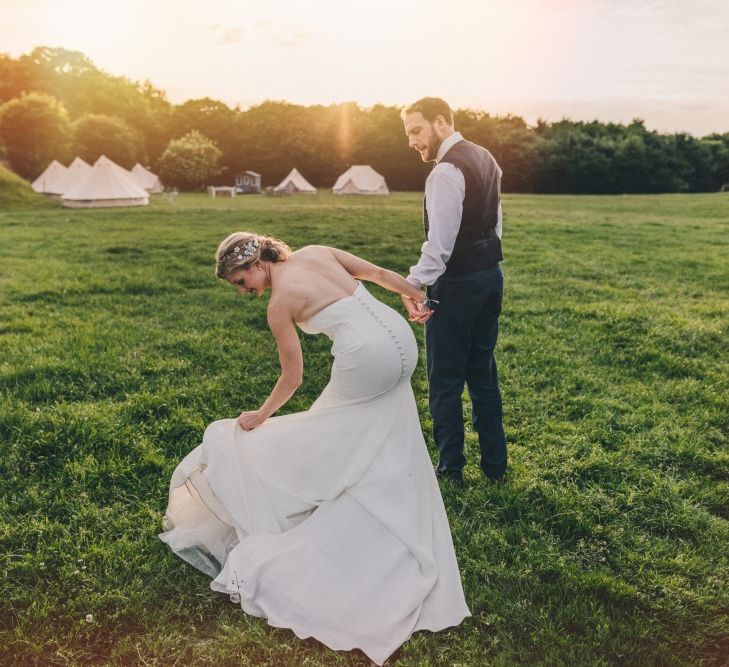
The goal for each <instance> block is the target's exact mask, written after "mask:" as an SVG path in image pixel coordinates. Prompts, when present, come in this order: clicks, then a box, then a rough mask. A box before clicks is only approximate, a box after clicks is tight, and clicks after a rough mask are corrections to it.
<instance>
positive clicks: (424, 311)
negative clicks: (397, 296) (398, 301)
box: [401, 295, 433, 324]
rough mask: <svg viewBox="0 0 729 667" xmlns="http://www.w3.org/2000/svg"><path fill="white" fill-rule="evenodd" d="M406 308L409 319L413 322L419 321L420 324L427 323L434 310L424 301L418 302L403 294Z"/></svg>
mask: <svg viewBox="0 0 729 667" xmlns="http://www.w3.org/2000/svg"><path fill="white" fill-rule="evenodd" d="M401 298H402V302H403V305H404V306H405V310H407V311H408V315H409V319H410V321H411V322H417V323H418V324H425V323H426V322H427V321H428V320H429V319H430V317H431V315H432V314H433V311H432V310H430V309H429V308H427V307H426V306H425V304H424V303H417V302H416V301H414V300H413V299H411V298H410V297H409V296H405V295H401Z"/></svg>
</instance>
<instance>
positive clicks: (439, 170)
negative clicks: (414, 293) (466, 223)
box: [406, 162, 466, 287]
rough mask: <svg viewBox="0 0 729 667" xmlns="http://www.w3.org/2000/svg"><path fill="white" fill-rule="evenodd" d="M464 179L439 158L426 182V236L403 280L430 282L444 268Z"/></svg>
mask: <svg viewBox="0 0 729 667" xmlns="http://www.w3.org/2000/svg"><path fill="white" fill-rule="evenodd" d="M465 196H466V181H465V179H464V178H463V174H462V173H461V171H460V169H458V168H457V167H456V166H454V165H452V164H450V163H449V162H439V163H438V164H437V165H436V166H435V167H434V168H433V171H432V172H430V175H429V176H428V179H427V180H426V182H425V205H426V208H427V211H428V223H429V226H430V229H429V231H428V239H427V240H426V241H425V243H423V245H422V247H421V248H420V259H419V260H418V263H417V264H416V265H415V266H411V267H410V274H409V275H408V277H407V278H406V280H407V281H408V282H410V283H412V284H413V285H415V286H416V287H421V286H422V285H432V284H433V283H434V282H435V281H436V280H437V279H438V278H439V277H440V276H441V275H442V274H443V272H444V271H445V269H446V262H447V261H448V260H449V259H450V256H451V254H452V253H453V248H454V246H455V244H456V237H457V236H458V231H459V229H460V227H461V216H462V215H463V200H464V198H465Z"/></svg>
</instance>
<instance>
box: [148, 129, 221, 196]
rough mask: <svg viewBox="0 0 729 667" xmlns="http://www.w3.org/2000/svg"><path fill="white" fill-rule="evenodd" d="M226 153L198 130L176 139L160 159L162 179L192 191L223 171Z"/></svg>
mask: <svg viewBox="0 0 729 667" xmlns="http://www.w3.org/2000/svg"><path fill="white" fill-rule="evenodd" d="M222 156H223V154H222V153H221V152H220V150H219V149H218V147H217V146H216V145H215V143H213V142H212V141H210V139H208V138H207V137H205V136H204V135H202V134H201V133H200V132H198V131H197V130H192V131H191V132H188V133H187V134H186V135H185V136H184V137H181V138H180V139H173V140H172V141H170V143H169V144H168V146H167V148H166V149H165V152H164V153H162V157H161V158H160V159H159V166H158V168H159V172H160V177H161V178H162V180H163V181H164V182H165V183H167V184H169V185H174V186H176V187H179V188H181V189H183V190H193V189H197V188H200V187H202V186H204V185H205V184H206V183H209V182H210V179H211V178H213V177H215V176H216V175H217V174H219V173H220V171H221V166H220V160H221V158H222Z"/></svg>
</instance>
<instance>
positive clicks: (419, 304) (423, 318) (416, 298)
mask: <svg viewBox="0 0 729 667" xmlns="http://www.w3.org/2000/svg"><path fill="white" fill-rule="evenodd" d="M325 248H326V250H328V251H329V252H330V253H331V254H332V255H334V258H335V259H336V260H337V261H338V262H339V263H340V264H341V265H342V266H343V267H344V268H345V269H346V270H347V271H348V272H349V273H350V274H351V275H352V276H353V277H354V278H361V279H362V280H369V281H370V282H373V283H375V284H377V285H379V286H380V287H384V288H385V289H388V290H390V291H391V292H395V293H396V294H399V295H400V296H401V297H402V302H403V305H404V306H405V308H406V310H407V311H408V314H409V315H410V321H411V322H418V323H420V324H425V322H427V321H428V320H429V319H430V316H431V315H432V314H433V311H431V310H430V309H429V308H427V307H426V306H425V303H426V297H425V294H423V292H421V291H420V290H419V289H418V288H417V287H415V286H414V285H411V284H410V283H409V282H408V281H407V280H405V278H403V277H402V276H401V275H400V274H399V273H395V272H394V271H390V269H385V268H383V267H381V266H377V264H373V263H372V262H368V261H367V260H366V259H362V258H361V257H357V255H353V254H352V253H349V252H346V251H345V250H339V249H338V248H330V247H326V246H325Z"/></svg>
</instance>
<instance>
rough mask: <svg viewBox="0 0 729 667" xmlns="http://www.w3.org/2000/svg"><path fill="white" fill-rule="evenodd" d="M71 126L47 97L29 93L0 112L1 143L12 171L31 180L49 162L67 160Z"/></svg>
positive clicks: (54, 101)
mask: <svg viewBox="0 0 729 667" xmlns="http://www.w3.org/2000/svg"><path fill="white" fill-rule="evenodd" d="M70 139H71V126H70V122H69V118H68V112H67V111H66V109H65V107H64V106H63V104H61V103H60V102H59V101H58V100H57V99H55V98H54V97H51V96H50V95H44V94H42V93H29V94H27V95H22V96H21V97H19V98H15V99H13V100H10V101H9V102H7V103H6V104H5V105H4V106H3V107H2V109H0V141H2V143H3V144H4V145H5V156H6V159H7V161H8V162H9V163H10V166H11V167H12V168H13V170H14V171H15V172H16V173H17V174H20V175H21V176H23V177H24V178H28V179H31V180H32V179H34V178H36V177H37V176H38V175H39V174H40V173H41V172H42V171H43V169H45V168H46V166H47V165H48V163H49V162H51V160H54V159H55V160H60V161H63V162H65V161H67V160H68V159H69V156H70V144H71V142H70Z"/></svg>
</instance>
